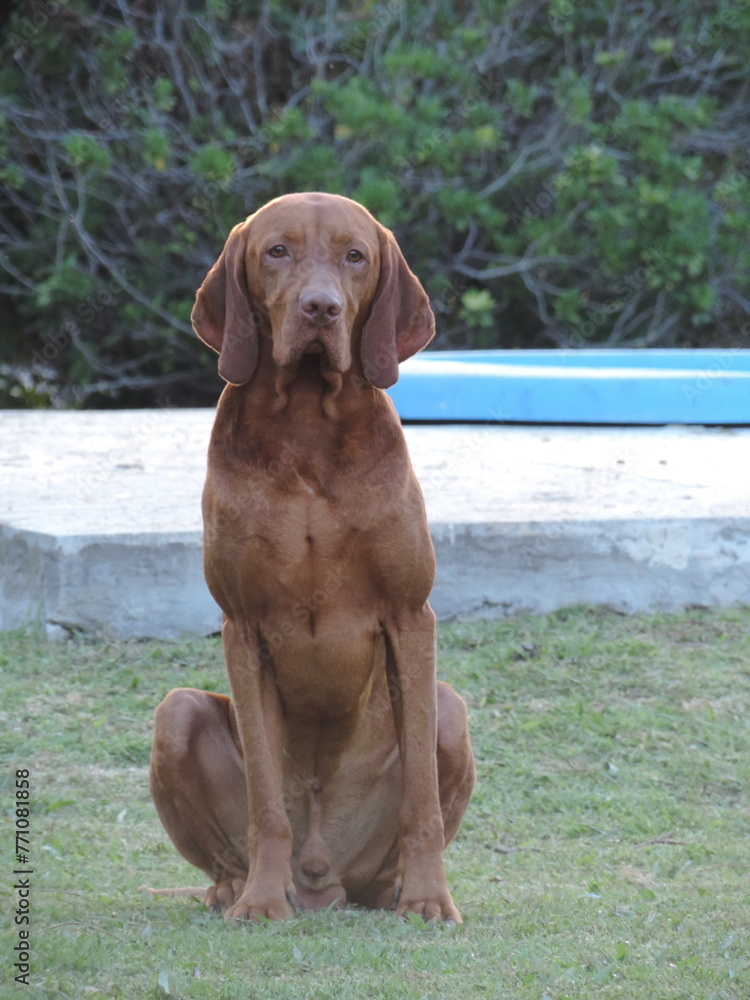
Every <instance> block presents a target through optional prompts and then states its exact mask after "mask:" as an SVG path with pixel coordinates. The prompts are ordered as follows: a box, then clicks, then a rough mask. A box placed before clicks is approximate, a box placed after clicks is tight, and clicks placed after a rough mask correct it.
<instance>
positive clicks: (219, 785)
mask: <svg viewBox="0 0 750 1000" xmlns="http://www.w3.org/2000/svg"><path fill="white" fill-rule="evenodd" d="M149 783H150V788H151V796H152V798H153V800H154V804H155V806H156V811H157V812H158V814H159V818H160V819H161V821H162V823H163V825H164V828H165V830H166V831H167V833H168V834H169V837H170V839H171V841H172V843H173V844H174V846H175V847H176V848H177V850H178V851H179V852H180V854H181V855H182V856H183V857H184V858H186V860H188V861H189V862H190V863H191V864H193V865H195V866H196V868H200V869H201V871H203V872H205V873H206V874H207V875H208V876H209V877H210V878H211V879H212V880H213V882H214V884H213V885H212V886H210V887H209V888H208V889H207V890H205V895H204V900H205V903H206V905H207V906H209V907H210V908H214V909H226V908H228V907H229V906H231V905H232V904H233V903H234V902H235V901H236V899H237V898H238V897H239V896H240V895H241V893H242V889H243V887H244V884H245V880H246V878H247V870H248V846H247V794H246V790H245V772H244V766H243V761H242V755H241V752H240V745H239V739H238V737H237V728H236V724H235V721H234V711H233V709H232V706H231V702H230V700H229V698H227V697H226V696H225V695H218V694H212V693H211V692H208V691H196V690H194V689H192V688H176V689H175V690H173V691H170V692H169V694H168V695H167V696H166V698H165V699H164V701H162V703H161V704H160V705H159V706H158V708H157V709H156V716H155V721H154V745H153V751H152V754H151V771H150V777H149ZM159 894H160V895H166V894H170V895H172V894H175V895H176V894H180V895H183V894H193V893H183V892H181V891H180V890H166V891H165V890H159Z"/></svg>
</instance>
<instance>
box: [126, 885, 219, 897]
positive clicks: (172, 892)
mask: <svg viewBox="0 0 750 1000" xmlns="http://www.w3.org/2000/svg"><path fill="white" fill-rule="evenodd" d="M206 888H207V887H206V886H205V885H186V886H185V887H184V888H183V889H152V888H151V886H150V885H139V886H138V892H147V893H148V894H149V896H193V897H194V898H195V899H203V897H204V896H205V895H206Z"/></svg>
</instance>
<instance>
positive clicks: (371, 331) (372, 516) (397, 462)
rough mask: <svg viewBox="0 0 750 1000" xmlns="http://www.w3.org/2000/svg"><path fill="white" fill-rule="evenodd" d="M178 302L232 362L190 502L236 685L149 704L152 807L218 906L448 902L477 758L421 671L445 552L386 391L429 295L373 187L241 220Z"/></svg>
mask: <svg viewBox="0 0 750 1000" xmlns="http://www.w3.org/2000/svg"><path fill="white" fill-rule="evenodd" d="M192 321H193V326H194V327H195V330H196V331H197V333H198V335H199V336H200V337H201V339H202V340H204V341H205V342H206V343H207V344H208V345H209V346H211V347H213V348H214V349H215V350H216V351H218V352H219V372H220V373H221V375H222V376H223V378H224V379H226V381H227V382H228V383H230V384H229V385H227V387H226V388H225V389H224V392H223V394H222V396H221V399H220V401H219V405H218V409H217V413H216V422H215V424H214V429H213V434H212V437H211V444H210V447H209V454H208V478H207V480H206V486H205V491H204V495H203V516H204V523H205V537H204V550H205V556H204V559H205V571H206V580H207V581H208V586H209V588H210V590H211V593H212V594H213V596H214V598H215V599H216V601H217V602H218V604H219V605H220V607H221V609H222V611H223V612H224V625H223V633H222V634H223V640H224V652H225V656H226V665H227V672H228V674H229V681H230V685H231V690H232V700H231V701H230V700H229V699H228V698H227V697H225V696H222V695H215V694H211V693H208V692H202V691H195V690H192V689H177V690H175V691H171V692H170V693H169V695H167V697H166V698H165V699H164V701H163V702H162V703H161V705H159V707H158V709H157V711H156V728H155V733H154V753H153V758H152V765H151V792H152V795H153V798H154V802H155V803H156V807H157V810H158V812H159V816H160V817H161V820H162V822H163V824H164V826H165V828H166V830H167V832H168V833H169V836H170V837H171V839H172V841H173V843H174V844H175V846H176V847H177V849H178V851H179V852H180V853H181V854H182V855H183V856H184V857H185V858H187V859H188V861H190V862H192V863H193V864H194V865H196V866H197V867H198V868H200V869H202V870H203V871H204V872H206V874H207V875H209V876H210V877H211V878H212V879H213V881H214V885H213V886H211V887H210V888H209V889H208V890H207V892H206V897H205V898H206V903H207V905H209V906H213V907H217V908H218V907H227V908H228V913H227V916H229V917H245V918H251V919H253V918H264V917H268V918H271V919H273V918H278V917H285V916H288V915H289V914H291V912H292V907H293V906H294V905H297V906H299V907H302V908H318V907H325V906H329V905H331V904H341V903H343V902H344V901H346V900H350V901H352V902H354V903H359V904H361V905H364V906H372V907H392V906H395V908H396V912H397V913H399V914H403V913H407V912H414V913H419V914H422V915H423V916H424V917H427V918H429V917H442V918H443V919H445V920H453V921H456V922H460V920H461V918H460V916H459V913H458V910H457V909H456V907H455V905H454V903H453V900H452V898H451V895H450V892H449V891H448V886H447V883H446V879H445V871H444V868H443V849H444V847H445V845H446V844H447V843H448V842H449V841H450V840H451V838H452V837H453V836H454V835H455V833H456V831H457V829H458V826H459V824H460V822H461V818H462V816H463V813H464V810H465V808H466V806H467V803H468V801H469V798H470V796H471V791H472V788H473V784H474V761H473V757H472V752H471V744H470V742H469V735H468V730H467V725H466V709H465V705H464V703H463V701H462V700H461V698H459V697H458V695H457V694H455V692H454V691H453V690H452V689H451V688H450V687H448V686H447V685H446V684H442V683H437V682H436V679H435V616H434V614H433V612H432V609H431V608H430V605H429V604H428V600H427V599H428V596H429V593H430V589H431V587H432V583H433V577H434V570H435V557H434V552H433V549H432V544H431V540H430V535H429V531H428V527H427V521H426V517H425V510H424V502H423V499H422V493H421V491H420V488H419V485H418V483H417V480H416V478H415V476H414V472H413V471H412V468H411V464H410V462H409V457H408V454H407V450H406V442H405V440H404V436H403V433H402V431H401V426H400V424H399V420H398V417H397V415H396V412H395V410H394V408H393V405H392V404H391V402H390V400H389V398H388V396H387V395H386V394H385V393H384V392H383V391H382V389H383V388H385V387H387V386H389V385H392V384H393V383H394V382H395V381H396V379H397V378H398V362H399V361H402V360H403V359H404V358H407V357H409V356H410V355H412V354H414V353H415V352H416V351H418V350H420V349H421V348H422V347H424V346H425V344H427V343H428V342H429V340H430V339H431V338H432V336H433V332H434V320H433V316H432V312H431V310H430V307H429V302H428V299H427V296H426V295H425V292H424V290H423V289H422V286H421V285H420V283H419V282H418V280H417V279H416V278H415V277H414V275H413V274H412V273H411V271H410V270H409V268H408V267H407V265H406V262H405V261H404V258H403V256H402V255H401V252H400V250H399V248H398V246H397V244H396V242H395V240H394V238H393V236H392V235H391V233H390V232H389V231H388V230H386V229H384V228H383V227H382V226H381V225H379V224H378V223H377V222H376V221H375V220H374V219H373V217H372V216H371V215H370V214H369V213H368V212H367V211H366V210H365V209H364V208H362V207H361V206H360V205H358V204H356V203H355V202H353V201H349V200H348V199H347V198H342V197H338V196H336V195H326V194H296V195H287V196H285V197H282V198H278V199H277V200H275V201H272V202H270V204H268V205H266V206H265V207H264V208H262V209H260V211H258V212H256V213H255V215H252V216H250V218H249V219H247V220H246V221H245V222H243V223H241V224H240V225H238V226H236V227H235V228H234V229H233V230H232V232H231V234H230V236H229V239H228V240H227V243H226V246H225V247H224V250H223V252H222V254H221V256H220V258H219V260H218V261H217V262H216V264H215V265H214V266H213V268H212V269H211V271H210V272H209V274H208V276H207V277H206V279H205V281H204V282H203V284H202V285H201V287H200V289H199V291H198V295H197V299H196V303H195V308H194V309H193V315H192Z"/></svg>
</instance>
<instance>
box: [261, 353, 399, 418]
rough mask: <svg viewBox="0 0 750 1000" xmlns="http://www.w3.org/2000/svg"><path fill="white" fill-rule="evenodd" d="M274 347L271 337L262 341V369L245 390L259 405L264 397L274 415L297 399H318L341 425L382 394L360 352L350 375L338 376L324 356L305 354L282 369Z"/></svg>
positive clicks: (325, 414)
mask: <svg viewBox="0 0 750 1000" xmlns="http://www.w3.org/2000/svg"><path fill="white" fill-rule="evenodd" d="M271 346H272V344H271V338H270V335H268V336H266V337H261V339H260V350H259V357H258V367H257V369H256V371H255V373H254V375H253V377H252V379H251V380H250V381H249V382H248V383H246V387H245V388H246V389H247V391H248V393H250V394H252V395H254V396H257V398H258V401H259V402H260V398H261V397H262V398H263V401H264V403H265V405H267V407H268V410H269V411H270V412H271V413H274V414H277V415H279V414H281V413H284V412H285V411H286V410H287V409H288V408H289V406H290V405H292V400H293V398H294V397H295V396H297V397H298V398H300V397H305V398H306V399H308V400H310V401H312V400H315V399H317V400H318V403H319V409H320V414H321V416H322V417H323V418H324V419H327V420H331V421H338V420H340V419H344V418H346V416H347V414H348V413H349V412H350V410H351V408H352V407H356V408H357V409H360V408H361V407H362V406H363V404H364V405H365V406H366V400H367V398H368V397H371V396H372V395H373V394H375V393H377V392H379V391H380V390H378V389H376V388H375V387H374V386H373V385H372V384H371V383H370V382H369V381H368V380H367V379H366V378H365V375H364V372H363V370H362V365H361V363H360V361H359V356H358V355H359V351H358V350H356V351H353V352H352V364H351V367H350V369H349V370H348V371H346V372H335V371H332V370H331V369H330V368H329V366H328V364H327V358H326V356H325V354H323V353H314V354H303V355H302V357H301V358H299V360H297V361H296V362H293V363H292V364H289V365H284V366H280V365H278V364H277V363H276V362H275V361H274V359H273V356H272V350H271ZM353 346H354V345H353ZM356 346H358V345H356Z"/></svg>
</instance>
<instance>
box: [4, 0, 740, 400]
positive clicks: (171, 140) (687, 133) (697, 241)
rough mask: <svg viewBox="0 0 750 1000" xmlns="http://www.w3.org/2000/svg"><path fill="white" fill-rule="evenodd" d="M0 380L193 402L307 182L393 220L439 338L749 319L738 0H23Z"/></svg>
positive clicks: (596, 334)
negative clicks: (262, 212) (259, 217)
mask: <svg viewBox="0 0 750 1000" xmlns="http://www.w3.org/2000/svg"><path fill="white" fill-rule="evenodd" d="M11 8H12V12H11V14H10V15H9V17H8V20H7V22H6V24H5V32H4V35H3V42H2V61H1V62H0V66H2V67H3V68H2V69H0V116H1V121H2V130H1V131H0V156H1V157H2V159H1V161H0V182H1V187H0V205H1V207H2V210H1V212H0V216H1V218H2V236H1V238H2V247H1V248H0V249H1V251H2V256H0V263H1V264H2V267H3V272H0V273H3V278H2V282H1V284H0V292H1V293H2V295H3V302H2V307H1V311H0V315H2V318H3V320H4V327H5V331H4V336H3V338H2V346H1V347H0V403H2V404H3V405H26V406H36V405H39V406H43V405H49V404H50V403H52V404H53V405H79V406H82V405H88V406H91V405H112V403H113V402H114V403H115V404H116V405H151V404H154V403H160V402H165V401H169V402H171V403H176V404H185V403H191V402H192V403H196V404H200V403H206V402H209V401H211V400H212V399H213V398H214V397H215V395H216V390H217V388H218V385H219V383H218V381H217V377H216V375H215V364H214V359H213V358H212V357H211V356H209V354H208V352H207V351H206V350H205V348H203V347H201V345H200V344H199V343H197V341H196V339H195V337H194V335H193V334H192V332H191V329H190V325H189V314H190V309H191V305H192V301H193V295H194V291H195V288H196V287H197V285H198V284H199V283H200V281H201V280H202V278H203V275H204V274H205V272H206V271H207V270H208V268H209V267H210V265H211V264H212V263H213V261H214V260H215V258H216V256H217V254H218V252H219V250H220V248H221V246H222V244H223V241H224V239H225V237H226V235H227V233H228V231H229V229H230V228H231V226H232V225H234V223H236V222H237V221H238V220H239V219H241V218H243V217H244V216H245V215H247V214H249V213H250V212H252V211H253V210H254V209H255V208H257V207H258V206H260V205H261V204H263V203H264V202H265V201H267V200H268V199H269V198H271V197H275V196H277V195H279V194H282V193H284V192H287V191H295V190H313V189H315V190H327V191H333V192H340V193H343V194H347V195H349V196H351V197H353V198H356V199H357V200H359V201H361V202H362V203H363V204H365V205H366V206H367V207H368V208H369V209H370V210H371V211H372V212H373V213H374V214H375V215H376V216H378V217H379V218H380V219H381V221H382V222H384V223H385V224H386V225H388V226H390V227H392V228H393V229H394V230H395V232H396V235H397V237H398V238H399V241H400V242H401V244H402V246H403V247H404V250H405V253H406V255H407V258H408V259H409V261H410V263H411V265H412V267H413V268H414V270H415V271H416V272H417V273H418V274H419V276H420V277H421V279H422V281H423V283H424V284H425V286H426V287H427V289H428V291H429V293H430V295H431V297H432V300H433V306H434V309H435V311H436V313H437V316H438V331H439V332H438V337H437V340H436V346H437V347H473V346H480V347H528V346H560V347H574V348H575V347H580V346H585V345H588V344H593V345H601V346H615V347H616V346H620V345H629V346H691V345H695V346H710V345H717V346H718V345H722V346H726V345H728V344H732V345H744V346H748V345H749V344H750V325H748V311H750V267H749V266H748V265H750V243H749V242H748V240H747V232H748V230H749V229H750V159H749V158H748V153H747V148H748V146H747V139H748V135H749V134H750V92H749V91H750V88H749V87H748V70H747V56H746V54H747V51H748V50H750V4H748V2H747V0H720V2H717V3H713V4H706V3H703V2H701V0H678V2H676V3H675V4H672V5H670V6H667V7H665V6H661V7H659V6H653V5H650V4H645V5H644V4H625V5H623V4H622V3H620V2H619V0H618V2H616V0H602V2H601V3H599V4H596V5H594V4H585V3H580V2H574V0H515V2H514V0H509V2H502V0H480V2H478V3H475V4H471V5H465V4H461V3H459V2H458V0H452V2H451V0H431V2H430V3H427V4H425V3H423V2H417V0H404V2H398V3H397V2H395V0H386V2H382V3H373V2H369V3H368V2H366V3H358V4H357V3H354V2H351V0H329V2H327V3H326V4H325V5H323V4H313V3H311V2H310V3H299V4H288V3H284V2H283V0H236V2H229V0H209V2H207V3H199V2H197V0H174V2H172V3H170V4H162V3H160V2H157V0H140V2H139V3H137V4H136V3H130V4H128V3H122V2H116V0H96V2H94V0H67V2H63V0H60V2H55V0H36V2H34V3H32V4H31V5H30V4H28V3H21V2H15V3H14V4H12V5H11Z"/></svg>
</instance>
